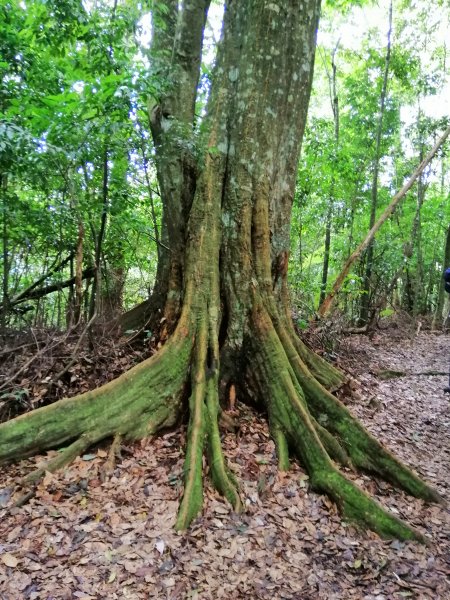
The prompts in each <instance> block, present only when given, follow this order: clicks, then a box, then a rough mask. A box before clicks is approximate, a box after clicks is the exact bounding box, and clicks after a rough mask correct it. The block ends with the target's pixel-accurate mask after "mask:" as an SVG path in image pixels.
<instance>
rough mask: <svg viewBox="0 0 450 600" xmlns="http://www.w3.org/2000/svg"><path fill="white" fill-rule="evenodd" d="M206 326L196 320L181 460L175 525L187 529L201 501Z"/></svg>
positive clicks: (204, 431)
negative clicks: (181, 479)
mask: <svg viewBox="0 0 450 600" xmlns="http://www.w3.org/2000/svg"><path fill="white" fill-rule="evenodd" d="M207 351H208V327H207V324H206V323H205V317H204V318H203V319H202V320H201V321H200V323H199V326H198V333H197V336H196V341H195V349H194V359H193V365H192V393H191V395H190V397H189V424H188V431H187V444H186V457H185V460H184V493H183V498H182V500H181V503H180V508H179V511H178V517H177V521H176V523H175V529H177V530H178V531H183V530H185V529H187V528H188V527H189V525H190V523H191V521H192V520H193V519H194V518H195V517H196V516H197V515H198V513H199V512H200V511H201V509H202V505H203V465H202V463H203V447H204V442H205V435H206V406H205V397H206V360H207Z"/></svg>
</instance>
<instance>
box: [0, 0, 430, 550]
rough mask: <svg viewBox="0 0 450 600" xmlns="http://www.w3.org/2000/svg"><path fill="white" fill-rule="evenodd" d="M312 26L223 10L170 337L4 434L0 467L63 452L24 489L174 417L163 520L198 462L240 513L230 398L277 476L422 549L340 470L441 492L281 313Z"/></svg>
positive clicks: (197, 490)
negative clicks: (266, 440) (296, 473)
mask: <svg viewBox="0 0 450 600" xmlns="http://www.w3.org/2000/svg"><path fill="white" fill-rule="evenodd" d="M194 4H195V3H194ZM185 6H186V5H185ZM318 17H319V1H318V0H303V1H302V2H300V0H292V1H290V2H288V3H286V2H283V3H281V2H273V1H271V2H269V1H264V2H261V1H260V0H248V2H234V1H232V2H229V3H228V5H227V8H226V11H225V20H224V28H223V36H222V41H221V45H220V50H219V55H218V58H217V64H216V69H215V73H214V80H213V87H212V90H211V95H210V99H209V104H208V110H207V116H206V118H205V121H204V123H203V129H204V140H203V142H202V150H203V154H202V157H201V160H200V161H199V163H198V165H197V177H196V180H195V193H194V195H193V199H192V205H191V207H190V209H189V219H188V221H187V223H186V228H185V231H186V234H185V238H186V243H185V246H184V252H183V264H182V274H183V293H182V297H181V300H182V303H181V313H180V317H179V319H178V322H177V325H176V328H175V330H174V332H173V334H172V335H171V336H170V337H169V339H168V341H167V342H166V344H165V345H164V346H163V348H162V349H161V350H160V351H159V352H158V353H157V354H156V355H155V356H153V357H151V358H150V359H148V360H146V361H144V362H143V363H141V364H140V365H137V366H136V367H134V368H133V369H131V370H130V371H128V372H127V373H125V374H124V375H122V376H121V377H119V378H118V379H116V380H115V381H112V382H110V383H108V384H106V385H105V386H103V387H101V388H99V389H97V390H94V391H91V392H87V393H86V394H82V395H81V396H78V397H75V398H70V399H65V400H62V401H60V402H57V403H56V404H54V405H51V406H48V407H44V408H41V409H38V410H36V411H34V412H32V413H30V414H29V415H23V416H21V417H18V418H17V419H14V420H12V421H10V422H7V423H4V424H2V425H1V426H0V460H4V461H5V460H11V459H17V458H19V457H22V456H29V455H31V454H34V453H36V452H39V451H42V450H43V449H46V448H51V447H55V446H61V445H63V444H67V442H69V443H70V445H69V446H67V447H66V449H65V450H64V451H63V452H62V453H61V454H59V455H58V456H57V458H55V459H52V460H51V461H49V463H47V465H45V467H44V468H43V469H40V470H38V471H37V472H36V473H34V474H32V475H31V476H30V480H32V479H36V478H39V477H41V476H42V475H43V473H44V472H45V470H54V469H56V468H60V467H61V466H62V465H63V464H65V463H66V462H68V461H70V460H72V459H73V457H74V456H75V455H76V454H78V453H80V452H83V450H84V449H85V448H86V447H87V446H89V445H91V444H93V443H95V442H97V441H98V440H100V439H103V438H105V437H116V436H121V437H124V438H125V439H138V438H141V437H143V436H146V435H151V434H153V433H155V432H157V431H159V430H161V429H162V428H164V427H167V426H170V425H173V424H175V423H176V422H177V421H178V420H179V419H180V416H181V415H182V414H183V413H184V412H186V411H187V413H188V417H189V422H188V429H187V446H186V456H185V468H184V473H185V480H184V494H183V498H182V501H181V504H180V509H179V514H178V519H177V523H176V527H177V528H178V529H180V530H183V529H185V528H186V527H188V526H189V524H190V523H191V521H192V520H193V519H194V518H195V517H196V515H198V513H199V512H200V510H201V507H202V496H203V469H202V464H203V457H204V455H206V459H207V461H208V463H209V468H210V475H211V478H212V481H213V483H214V485H215V487H216V488H217V489H218V491H219V492H220V493H222V494H223V495H224V496H225V497H226V498H227V499H228V500H229V502H230V503H231V504H232V505H233V507H234V508H235V509H236V510H241V509H242V503H241V500H240V497H239V490H238V484H237V482H236V480H235V477H234V476H233V474H232V472H231V471H230V469H229V467H228V466H227V462H226V459H225V457H224V454H223V451H222V447H221V439H220V431H219V415H220V412H221V410H222V409H221V404H220V399H221V397H222V396H224V397H229V396H230V395H231V394H232V395H233V397H234V396H235V390H236V391H237V399H238V400H242V399H244V398H248V397H250V398H252V399H253V400H254V401H256V402H258V403H259V404H260V405H261V406H262V407H263V408H264V410H265V412H266V414H267V417H268V421H269V426H270V431H271V434H272V436H273V438H274V441H275V445H276V449H277V453H278V462H279V467H280V469H287V468H288V467H289V458H290V457H294V458H298V459H299V460H300V461H301V462H302V463H303V465H304V466H305V468H306V469H307V471H308V474H309V477H310V482H311V485H312V487H313V488H314V489H317V490H319V491H322V492H324V493H327V494H328V495H329V496H330V497H331V498H332V499H333V500H334V501H335V502H336V503H337V505H338V506H339V508H340V510H341V511H342V513H343V514H344V515H345V517H346V518H347V519H351V520H353V521H356V522H358V523H360V524H361V525H364V526H366V527H369V528H371V529H373V530H374V531H377V532H378V533H380V534H381V535H384V536H391V537H392V536H397V537H401V538H405V539H409V538H419V539H420V538H421V536H420V534H419V533H418V532H417V531H415V530H414V529H412V528H411V527H410V526H408V525H406V524H405V523H403V522H401V521H400V520H398V519H397V518H396V517H395V516H393V515H391V514H389V513H388V512H387V511H386V510H385V509H383V508H381V506H379V505H378V504H377V503H376V502H375V501H374V500H372V499H371V498H370V497H369V496H368V495H366V494H365V493H364V492H362V491H361V490H359V489H358V488H357V487H356V486H355V485H354V484H353V483H351V482H350V481H349V480H348V479H346V478H345V476H344V475H343V474H342V473H341V471H340V470H339V468H338V465H347V466H352V467H353V468H355V469H363V470H366V471H371V472H373V473H376V474H377V475H379V476H381V477H383V478H385V479H387V480H389V481H391V482H392V483H393V484H395V485H397V486H399V487H402V488H403V489H405V490H407V491H408V492H409V493H411V494H413V495H416V496H419V497H422V498H425V499H427V500H438V499H439V496H438V495H437V493H436V492H435V491H434V490H432V489H431V488H430V487H429V486H427V485H426V484H425V483H423V482H422V481H421V480H420V479H419V478H418V477H417V476H416V475H414V473H413V472H412V471H410V470H409V469H408V468H407V467H405V466H404V465H403V464H402V463H400V462H399V461H398V460H397V459H396V458H394V457H393V456H392V455H391V454H390V453H389V452H388V451H387V450H386V449H385V448H383V446H382V445H381V444H379V443H378V442H377V441H376V440H375V439H374V438H373V437H372V436H371V435H370V434H369V433H368V432H367V431H366V430H365V429H364V428H363V427H362V425H361V424H360V423H359V422H358V421H357V420H356V419H355V418H354V417H353V416H352V415H351V414H350V412H349V411H348V410H347V408H346V407H345V406H344V405H343V404H342V403H341V402H340V401H339V400H338V399H337V398H336V397H335V396H334V395H333V394H332V393H331V392H332V390H333V389H334V388H336V387H339V386H340V385H341V384H342V383H343V382H344V380H345V378H344V377H343V375H342V374H341V373H340V372H339V371H337V370H336V369H334V368H333V367H331V366H330V365H328V364H327V363H326V362H325V361H323V360H322V359H321V358H319V357H318V356H316V355H315V354H313V353H312V352H311V351H310V350H308V349H307V348H306V347H305V346H304V345H303V344H302V343H301V341H300V340H299V339H298V337H297V336H296V334H295V331H294V328H293V325H292V321H291V319H290V315H289V303H288V294H287V286H286V269H287V260H288V255H287V253H288V250H289V227H288V225H289V221H290V210H291V205H292V198H293V192H294V186H295V179H296V170H297V162H298V158H299V152H300V145H301V138H302V134H303V130H304V126H305V120H306V111H307V105H308V99H309V93H310V88H311V79H312V70H313V63H314V50H315V38H316V30H317V23H318ZM179 20H180V19H179ZM192 30H193V29H192V28H191V29H190V33H191V32H192ZM173 160H174V162H169V163H168V168H169V169H170V170H172V169H173V168H174V165H175V164H176V161H175V159H173ZM180 206H181V204H180ZM168 230H169V229H168ZM172 247H173V246H172ZM284 253H286V254H284ZM280 257H281V258H280ZM274 263H275V264H276V265H278V266H280V265H281V271H282V272H281V273H280V272H277V271H276V270H275V272H274V269H273V266H274ZM231 390H233V391H232V392H231Z"/></svg>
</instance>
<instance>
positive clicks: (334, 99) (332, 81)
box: [319, 46, 339, 306]
mask: <svg viewBox="0 0 450 600" xmlns="http://www.w3.org/2000/svg"><path fill="white" fill-rule="evenodd" d="M337 50H338V46H336V48H335V49H334V50H333V53H332V57H331V75H330V74H328V80H329V86H330V101H331V108H332V110H333V120H334V157H333V158H334V160H333V164H334V163H335V162H336V160H337V156H338V152H339V97H338V93H337V85H336V83H337V82H336V72H337V68H336V53H337ZM335 183H336V181H335V175H334V171H333V173H332V176H331V183H330V199H329V204H328V210H327V216H326V225H325V248H324V254H323V268H322V285H321V288H320V298H319V306H320V305H321V304H322V302H323V301H324V300H325V295H326V290H327V281H328V269H329V264H330V251H331V227H332V223H333V212H334V210H333V209H334V202H335V198H334V188H335Z"/></svg>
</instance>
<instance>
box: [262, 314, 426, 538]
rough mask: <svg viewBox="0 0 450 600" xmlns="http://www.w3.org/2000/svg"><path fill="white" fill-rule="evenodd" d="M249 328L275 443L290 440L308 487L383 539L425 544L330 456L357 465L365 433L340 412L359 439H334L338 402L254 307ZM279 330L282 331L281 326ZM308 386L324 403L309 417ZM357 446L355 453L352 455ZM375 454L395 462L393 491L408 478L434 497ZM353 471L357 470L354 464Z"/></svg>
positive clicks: (422, 492)
mask: <svg viewBox="0 0 450 600" xmlns="http://www.w3.org/2000/svg"><path fill="white" fill-rule="evenodd" d="M252 323H253V325H254V333H255V334H256V336H255V337H256V340H255V348H254V351H255V352H254V361H253V364H254V365H255V367H256V368H257V369H258V372H259V376H260V377H261V379H262V380H263V381H264V389H265V390H266V394H265V396H266V397H268V398H270V400H269V406H268V409H269V414H270V415H271V418H272V420H273V422H275V423H276V425H275V426H274V425H272V432H273V433H274V434H275V435H274V437H275V441H276V443H278V442H277V439H279V434H278V433H277V432H278V431H279V430H281V431H282V432H283V434H284V435H285V436H286V438H287V439H288V441H289V447H290V448H291V450H292V451H293V452H294V453H295V454H296V455H297V456H298V458H299V459H300V460H301V462H302V464H303V465H304V466H305V467H306V469H307V471H308V474H309V477H310V481H311V485H312V487H313V488H314V489H316V490H318V491H322V492H325V493H326V494H328V495H329V496H330V497H331V498H332V499H333V500H334V501H335V502H336V504H337V505H338V507H339V508H340V510H341V511H342V513H343V514H344V516H345V517H346V518H348V519H350V520H352V521H354V522H356V523H357V524H359V525H362V526H364V527H368V528H369V529H372V530H373V531H375V532H377V533H378V534H379V535H381V536H385V537H399V538H402V539H418V540H421V541H423V540H424V538H423V536H422V535H421V534H420V533H419V532H417V531H416V530H414V529H413V528H412V527H410V526H409V525H407V524H406V523H404V522H402V521H400V520H399V519H398V518H397V517H395V516H394V515H391V514H390V513H389V512H388V511H387V510H385V509H384V508H382V507H381V506H380V505H379V504H378V503H377V502H375V500H373V499H372V498H370V497H369V496H368V495H367V494H366V493H365V492H363V491H362V490H360V489H359V488H358V487H357V486H355V485H354V484H353V483H352V482H350V481H349V480H347V479H346V478H345V476H344V475H343V474H342V473H340V472H339V471H338V470H337V468H336V467H335V465H334V464H333V462H332V460H331V459H330V456H333V458H335V459H336V458H338V459H339V462H344V464H345V462H348V461H349V458H350V459H351V460H352V462H353V464H355V461H354V458H353V457H354V456H355V455H356V456H360V455H362V452H363V450H362V449H361V448H364V446H363V444H362V440H361V438H362V435H361V433H360V432H364V433H365V434H366V432H365V430H364V428H363V427H362V426H361V425H360V424H359V423H358V422H357V420H356V419H354V417H352V416H351V415H350V413H349V412H348V411H347V409H346V408H345V407H343V406H342V408H343V409H344V414H345V417H346V419H347V420H351V423H352V427H353V429H352V431H357V432H358V433H359V434H360V435H359V436H357V437H356V438H355V439H354V440H353V444H352V443H351V440H350V438H349V437H347V438H346V439H342V438H339V439H336V438H335V437H334V435H333V433H335V431H336V427H335V419H338V418H341V419H342V415H340V414H338V409H337V407H339V408H341V405H340V403H339V401H338V400H337V399H335V398H334V396H332V395H331V394H330V393H329V392H328V391H326V390H325V389H324V388H323V387H322V386H321V385H320V383H318V382H317V381H316V380H315V378H314V377H313V376H312V375H311V373H310V372H309V370H308V369H307V367H306V365H305V364H304V363H303V361H302V360H301V358H300V357H299V356H298V354H297V353H296V351H295V347H294V345H293V344H292V343H291V340H290V336H289V335H288V334H287V332H286V331H285V330H283V328H282V327H279V328H277V329H278V331H279V332H280V335H279V333H278V331H277V330H276V328H275V327H274V325H273V323H272V319H271V318H270V316H269V314H268V312H267V311H266V310H265V308H264V306H263V304H262V303H259V304H258V305H257V308H256V310H255V311H254V313H253V319H252ZM277 325H278V326H280V323H278V324H277ZM255 357H256V360H255ZM312 382H314V385H315V386H316V388H317V387H318V388H320V389H321V390H323V393H322V398H323V403H322V405H321V410H320V412H319V411H313V413H312V414H311V413H310V404H311V390H312V389H316V388H313V383H312ZM325 398H326V399H329V398H331V399H332V402H327V403H326V404H325ZM325 432H326V433H325ZM366 436H369V434H368V433H367V434H366ZM369 438H370V436H369ZM364 439H365V438H364ZM371 439H373V438H371ZM332 440H333V441H332ZM366 443H367V442H366ZM355 445H357V447H358V452H355V451H354V446H355ZM377 451H378V453H379V455H381V457H382V458H380V459H379V460H380V461H385V462H386V463H387V462H388V458H389V459H390V460H392V461H395V462H394V464H395V466H396V471H399V472H400V475H399V476H398V477H397V478H396V483H397V485H399V484H400V483H402V484H403V485H402V487H406V486H407V485H408V482H407V480H408V478H409V480H411V481H412V483H411V484H409V488H410V489H413V490H415V491H417V492H420V495H421V496H422V497H423V496H425V497H426V498H430V496H432V497H433V498H434V491H433V490H431V488H429V487H428V486H427V485H426V484H424V483H423V482H421V481H420V479H418V478H417V476H416V475H414V474H413V473H412V472H411V471H410V470H409V469H407V467H406V466H404V465H402V463H400V462H399V461H397V459H395V458H394V457H391V455H390V454H389V453H388V452H387V451H386V450H385V449H384V448H383V447H382V446H381V445H379V444H378V442H377ZM386 457H388V458H386ZM283 460H284V459H283ZM355 466H360V464H359V463H356V464H355ZM392 471H393V468H392V467H391V468H390V470H389V469H387V472H388V473H391V472H392ZM416 481H418V482H420V486H421V489H418V486H417V483H416Z"/></svg>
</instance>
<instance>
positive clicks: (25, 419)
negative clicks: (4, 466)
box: [0, 326, 193, 463]
mask: <svg viewBox="0 0 450 600" xmlns="http://www.w3.org/2000/svg"><path fill="white" fill-rule="evenodd" d="M192 345H193V340H192V336H191V334H190V331H189V328H188V327H187V326H186V327H184V328H183V329H180V332H179V333H178V334H175V335H174V336H173V339H172V341H169V342H168V343H167V345H166V346H164V348H162V350H161V351H160V352H159V353H158V354H157V355H155V356H153V357H151V358H149V359H147V360H146V361H144V362H142V363H140V364H139V365H137V366H136V367H134V368H132V369H130V370H129V371H127V372H126V373H124V374H123V375H121V376H120V377H118V378H117V379H115V380H114V381H110V382H109V383H107V384H105V385H103V386H102V387H100V388H98V389H96V390H92V391H89V392H86V393H84V394H81V395H79V396H75V397H73V398H65V399H63V400H60V401H58V402H55V403H54V404H51V405H49V406H44V407H42V408H38V409H36V410H34V411H32V412H30V413H27V414H25V415H21V416H19V417H17V418H15V419H12V420H11V421H7V422H6V423H1V424H0V463H1V462H8V461H14V460H18V459H21V458H25V457H27V456H32V455H33V454H39V453H42V452H44V451H45V450H48V449H50V448H59V447H61V446H65V445H66V444H67V443H72V442H73V440H83V439H87V438H85V437H83V436H89V435H91V433H92V434H93V435H94V437H96V435H97V433H99V434H101V438H99V439H103V438H107V437H110V436H114V435H116V434H122V435H123V436H124V437H125V438H127V439H136V438H139V437H143V436H145V435H149V434H151V433H153V432H155V431H156V430H158V429H160V428H162V427H165V426H168V425H170V424H173V423H174V421H175V420H176V419H177V417H178V415H179V413H180V408H181V399H182V395H183V393H184V389H185V383H186V379H187V374H188V371H189V364H190V357H191V353H192Z"/></svg>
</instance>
